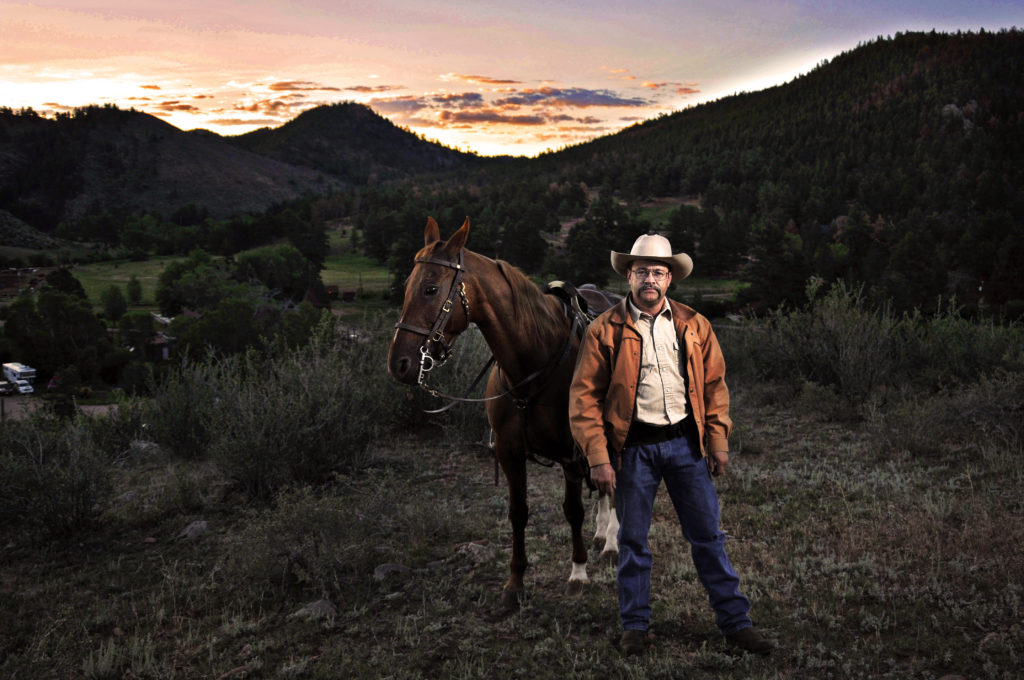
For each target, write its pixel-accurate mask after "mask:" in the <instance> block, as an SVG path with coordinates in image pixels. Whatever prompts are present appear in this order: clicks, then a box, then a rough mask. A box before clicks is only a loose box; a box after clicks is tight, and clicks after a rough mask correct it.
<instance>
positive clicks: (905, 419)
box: [867, 372, 1024, 457]
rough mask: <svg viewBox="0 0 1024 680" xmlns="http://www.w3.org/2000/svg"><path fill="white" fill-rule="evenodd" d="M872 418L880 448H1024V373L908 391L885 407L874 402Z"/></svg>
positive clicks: (942, 451) (932, 452) (931, 451)
mask: <svg viewBox="0 0 1024 680" xmlns="http://www.w3.org/2000/svg"><path fill="white" fill-rule="evenodd" d="M867 421H868V425H869V426H870V428H871V431H872V433H873V436H874V437H875V439H876V440H877V441H878V447H879V449H881V450H889V451H907V452H909V453H910V454H911V455H914V456H927V457H943V456H946V455H949V454H956V453H958V452H965V453H967V454H968V455H973V454H977V453H979V452H981V451H983V450H985V448H986V447H992V446H995V447H997V448H999V449H1000V450H1009V451H1012V450H1018V451H1019V450H1020V448H1021V445H1022V440H1024V374H1021V373H1009V372H1002V373H997V374H995V375H993V376H990V377H984V378H982V379H981V380H979V381H978V382H977V383H973V384H966V385H963V384H960V385H957V384H953V383H951V386H950V387H948V388H947V389H944V390H942V391H940V392H938V393H933V394H920V393H913V392H909V393H906V394H905V395H904V396H903V397H902V398H901V399H890V400H889V403H887V404H885V405H884V407H879V406H878V405H877V404H872V405H871V406H869V408H868V409H867Z"/></svg>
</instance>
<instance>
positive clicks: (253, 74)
mask: <svg viewBox="0 0 1024 680" xmlns="http://www.w3.org/2000/svg"><path fill="white" fill-rule="evenodd" d="M1012 26H1017V27H1020V28H1024V0H960V1H953V0H901V1H899V2H896V1H894V0H861V1H860V2H850V0H843V1H842V2H840V1H836V0H787V1H782V0H737V1H733V2H730V1H729V0H695V1H691V0H674V1H672V2H666V1H663V0H648V1H646V2H639V1H635V0H617V1H615V2H610V1H607V0H588V1H587V2H581V1H579V0H565V1H562V2H560V1H559V0H547V1H545V2H541V1H538V0H502V1H501V2H489V1H485V0H480V1H477V2H468V1H465V0H456V1H452V2H443V3H442V2H430V1H429V0H421V1H417V2H412V1H410V0H376V1H373V2H361V1H351V0H336V1H333V2H332V1H329V0H316V1H313V2H303V1H302V0H288V1H285V0H174V1H173V2H168V1H166V0H162V1H160V2H156V1H154V0H27V1H23V2H4V1H2V0H0V105H2V106H8V107H11V108H14V109H19V108H22V107H32V108H34V109H35V110H36V111H38V112H40V113H43V114H45V115H53V114H54V113H56V112H58V111H66V110H69V109H71V108H74V107H76V106H83V105H86V104H106V103H114V104H117V105H118V106H120V107H122V108H130V107H134V108H135V109H137V110H140V111H145V112H147V113H151V114H153V115H156V116H160V117H161V118H163V119H164V120H166V121H167V122H169V123H171V124H173V125H175V126H177V127H179V128H181V129H183V130H190V129H193V128H206V129H209V130H213V131H215V132H217V133H220V134H224V135H236V134H241V133H244V132H248V131H250V130H254V129H256V128H259V127H267V126H269V127H274V126H278V125H281V124H282V123H284V122H286V121H288V120H290V119H292V118H294V117H295V116H296V115H298V114H299V113H301V112H302V111H304V110H306V109H308V108H311V107H314V106H317V105H320V104H327V103H332V102H341V101H356V102H363V103H366V104H368V105H370V106H371V107H372V108H373V109H374V110H376V111H377V112H378V113H380V114H381V115H383V116H386V117H387V118H389V119H390V120H392V121H393V122H394V123H396V124H397V125H401V126H405V127H408V128H409V129H411V130H413V131H414V132H416V133H419V134H422V135H423V136H425V137H426V138H428V139H432V140H436V141H439V142H441V143H443V144H447V145H449V146H452V147H456V148H459V149H463V150H466V151H475V152H477V153H480V154H483V155H494V154H513V155H534V154H536V153H539V152H541V151H544V150H545V149H549V148H550V149H558V148H561V147H563V146H565V145H568V144H574V143H577V142H581V141H585V140H587V139H592V138H594V137H597V136H600V135H603V134H608V133H611V132H615V131H617V130H620V129H622V128H623V127H626V126H628V125H631V124H632V123H634V122H637V121H640V120H645V119H648V118H652V117H656V116H657V115H659V114H660V113H667V112H671V111H676V110H679V109H683V108H686V107H688V106H692V105H695V104H699V103H702V102H706V101H711V100H714V99H718V98H720V97H723V96H727V95H730V94H734V93H737V92H743V91H748V92H750V91H755V90H760V89H763V88H765V87H769V86H771V85H775V84H779V83H783V82H786V81H788V80H791V79H792V78H794V77H796V76H798V75H800V74H803V73H806V72H808V71H809V70H811V69H812V68H814V66H815V65H817V64H818V63H820V62H821V61H822V60H825V59H830V58H832V57H834V56H836V55H837V54H839V53H841V52H845V51H848V50H852V49H854V48H855V47H856V46H857V45H858V43H863V42H868V41H870V40H873V39H875V38H876V37H878V36H891V35H893V34H895V33H896V32H900V31H916V30H932V29H935V30H938V31H946V32H950V31H954V32H955V31H957V30H964V31H967V30H973V31H977V30H978V29H980V28H984V29H986V30H993V31H998V30H999V29H1002V28H1010V27H1012Z"/></svg>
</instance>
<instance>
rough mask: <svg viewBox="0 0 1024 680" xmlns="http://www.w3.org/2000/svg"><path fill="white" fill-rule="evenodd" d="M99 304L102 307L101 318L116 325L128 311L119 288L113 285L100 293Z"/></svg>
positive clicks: (126, 303)
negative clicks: (103, 317)
mask: <svg viewBox="0 0 1024 680" xmlns="http://www.w3.org/2000/svg"><path fill="white" fill-rule="evenodd" d="M100 303H101V304H102V305H103V316H105V317H106V318H107V320H108V321H112V322H115V323H116V322H117V321H118V320H119V319H120V318H121V317H122V316H124V313H125V312H127V311H128V302H127V301H126V300H125V299H124V294H123V293H122V292H121V287H120V286H117V285H114V284H111V285H109V286H107V287H106V288H104V289H103V292H102V293H100Z"/></svg>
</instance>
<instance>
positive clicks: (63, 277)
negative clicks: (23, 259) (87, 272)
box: [44, 267, 86, 300]
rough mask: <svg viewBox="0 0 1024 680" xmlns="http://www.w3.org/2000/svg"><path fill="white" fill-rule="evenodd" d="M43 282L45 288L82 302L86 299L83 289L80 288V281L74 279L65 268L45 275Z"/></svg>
mask: <svg viewBox="0 0 1024 680" xmlns="http://www.w3.org/2000/svg"><path fill="white" fill-rule="evenodd" d="M44 281H45V282H46V285H47V286H49V287H50V288H53V289H54V290H59V291H61V292H62V293H68V294H69V295H74V296H75V297H78V298H80V299H82V300H84V299H86V294H85V288H83V287H82V283H81V281H79V280H78V279H76V278H75V277H74V275H73V274H72V273H71V272H70V271H69V270H68V269H67V268H65V267H60V268H59V269H55V270H53V271H52V272H50V273H49V274H47V275H46V278H45V279H44Z"/></svg>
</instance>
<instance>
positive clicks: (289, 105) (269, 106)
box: [233, 95, 310, 116]
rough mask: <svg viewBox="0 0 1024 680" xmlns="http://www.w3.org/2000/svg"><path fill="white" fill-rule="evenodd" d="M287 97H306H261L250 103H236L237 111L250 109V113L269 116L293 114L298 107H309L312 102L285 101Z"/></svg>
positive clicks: (294, 98)
mask: <svg viewBox="0 0 1024 680" xmlns="http://www.w3.org/2000/svg"><path fill="white" fill-rule="evenodd" d="M286 99H293V100H296V99H304V97H303V95H289V96H287V97H283V98H275V99H260V100H258V101H254V102H250V103H248V104H235V106H234V107H233V108H234V110H235V111H248V112H249V113H262V114H264V115H269V116H286V115H291V114H292V113H293V112H294V111H295V110H297V109H300V108H301V109H306V108H309V106H310V104H309V103H308V102H305V101H285V100H286Z"/></svg>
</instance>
